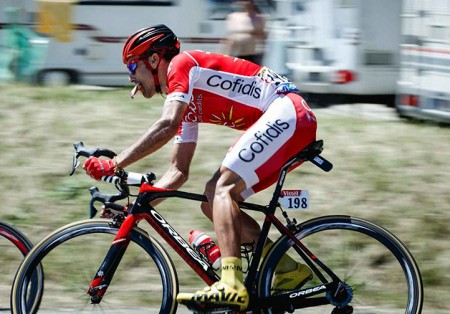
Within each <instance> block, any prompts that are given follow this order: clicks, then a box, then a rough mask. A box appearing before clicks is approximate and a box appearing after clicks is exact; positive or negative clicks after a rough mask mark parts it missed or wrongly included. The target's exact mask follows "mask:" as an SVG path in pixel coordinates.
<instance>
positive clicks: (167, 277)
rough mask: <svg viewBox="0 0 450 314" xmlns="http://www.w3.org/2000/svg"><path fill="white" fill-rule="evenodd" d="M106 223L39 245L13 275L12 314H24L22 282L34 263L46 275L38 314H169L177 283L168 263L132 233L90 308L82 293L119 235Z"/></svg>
mask: <svg viewBox="0 0 450 314" xmlns="http://www.w3.org/2000/svg"><path fill="white" fill-rule="evenodd" d="M109 223H110V221H107V220H101V219H95V220H83V221H79V222H75V223H72V224H69V225H66V226H64V227H62V228H60V229H58V230H56V231H54V232H53V233H51V234H50V235H48V236H47V237H46V238H44V239H43V240H42V241H40V242H39V243H38V244H37V245H36V246H35V247H34V248H33V249H32V250H31V251H30V253H29V254H28V255H27V257H26V258H25V259H24V260H23V262H22V264H21V266H20V268H19V270H18V272H17V276H16V279H15V281H14V284H13V296H12V297H13V304H12V313H16V314H22V313H27V312H26V311H25V309H24V300H25V297H26V294H27V289H28V277H29V274H30V273H31V272H32V271H33V269H34V268H35V267H36V266H37V265H38V264H39V263H42V265H44V267H45V271H46V278H45V284H44V291H43V295H42V301H41V307H40V310H43V311H48V310H50V311H52V312H53V311H54V312H61V311H67V312H71V311H72V312H74V313H75V312H76V313H83V312H85V311H88V312H89V313H93V312H95V311H97V310H98V311H101V312H114V313H121V312H122V311H123V312H127V313H129V312H136V313H139V312H140V311H142V309H143V308H145V309H146V311H148V310H149V309H150V308H153V307H155V311H157V312H159V313H175V312H176V309H177V302H176V296H177V293H178V278H177V275H176V271H175V268H174V265H173V263H172V260H171V259H170V257H169V255H168V254H167V252H166V251H165V249H164V248H163V247H162V246H161V244H160V243H159V242H158V241H157V240H156V239H154V238H153V237H150V236H149V235H148V234H147V233H146V232H145V231H144V230H143V229H140V228H138V227H135V228H134V229H133V231H132V234H131V242H130V244H129V246H128V247H127V251H126V252H125V255H124V256H123V258H122V260H121V262H120V265H119V267H118V269H117V271H116V272H115V275H114V278H113V280H112V282H111V284H110V286H109V288H108V290H107V293H106V294H105V296H104V298H103V301H102V302H101V303H100V304H97V305H95V304H91V302H90V299H89V296H88V294H87V292H86V291H87V288H88V287H89V284H90V282H91V280H92V279H93V277H94V274H95V272H96V271H97V270H98V267H99V266H100V264H101V263H102V262H103V259H104V257H105V256H106V252H107V251H108V249H109V247H110V245H111V243H112V241H113V238H114V236H115V234H117V231H118V230H119V229H118V228H116V227H112V226H110V224H109ZM86 244H87V245H86ZM142 249H143V250H144V252H143V251H142ZM80 250H82V251H80ZM144 253H146V254H144ZM77 270H79V271H80V272H77ZM149 270H150V271H149ZM88 272H89V274H88ZM66 279H67V282H66ZM127 280H129V281H127ZM124 282H125V283H124ZM115 292H117V294H115ZM126 301H128V303H126V304H125V302H126Z"/></svg>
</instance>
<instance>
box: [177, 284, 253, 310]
mask: <svg viewBox="0 0 450 314" xmlns="http://www.w3.org/2000/svg"><path fill="white" fill-rule="evenodd" d="M177 301H178V303H182V304H184V305H187V306H188V307H189V308H194V309H203V310H205V309H216V308H228V309H233V310H238V311H244V310H245V309H247V307H248V302H249V296H248V292H247V289H246V288H245V287H244V288H243V289H241V290H239V291H237V290H236V289H233V288H232V287H230V286H229V285H227V284H225V283H223V282H220V281H218V282H216V283H214V284H213V285H212V286H211V287H206V288H205V289H203V290H200V291H197V292H195V293H179V294H178V295H177Z"/></svg>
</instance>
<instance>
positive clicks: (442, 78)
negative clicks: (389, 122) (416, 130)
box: [396, 0, 450, 123]
mask: <svg viewBox="0 0 450 314" xmlns="http://www.w3.org/2000/svg"><path fill="white" fill-rule="evenodd" d="M403 2H404V9H403V14H402V16H401V20H402V33H403V39H402V45H401V68H400V77H399V80H398V85H397V88H398V97H397V101H396V109H397V112H398V113H399V115H400V116H402V117H408V118H416V119H428V120H435V121H439V122H443V123H450V1H448V0H447V1H438V0H435V1H427V2H425V1H418V0H403Z"/></svg>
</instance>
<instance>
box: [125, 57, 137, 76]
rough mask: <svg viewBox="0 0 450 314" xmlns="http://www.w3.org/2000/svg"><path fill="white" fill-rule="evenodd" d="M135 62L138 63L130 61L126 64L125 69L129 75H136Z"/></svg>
mask: <svg viewBox="0 0 450 314" xmlns="http://www.w3.org/2000/svg"><path fill="white" fill-rule="evenodd" d="M137 62H138V60H135V61H132V62H130V63H128V64H127V69H128V72H129V73H130V75H134V74H135V73H136V69H137Z"/></svg>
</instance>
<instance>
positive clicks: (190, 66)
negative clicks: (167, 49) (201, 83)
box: [167, 53, 198, 103]
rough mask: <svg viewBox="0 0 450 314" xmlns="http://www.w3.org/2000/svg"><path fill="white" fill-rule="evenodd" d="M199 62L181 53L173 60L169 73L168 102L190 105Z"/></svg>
mask: <svg viewBox="0 0 450 314" xmlns="http://www.w3.org/2000/svg"><path fill="white" fill-rule="evenodd" d="M197 67H198V63H197V61H196V60H195V59H194V58H193V57H192V56H191V55H188V54H185V53H181V54H179V55H177V56H176V57H175V58H173V59H172V61H171V62H170V65H169V69H168V73H167V84H168V87H169V91H168V93H167V101H172V100H178V101H182V102H185V103H189V101H190V99H191V97H192V92H193V89H194V87H193V86H194V81H195V80H196V74H195V73H196V71H195V69H196V68H197Z"/></svg>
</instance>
